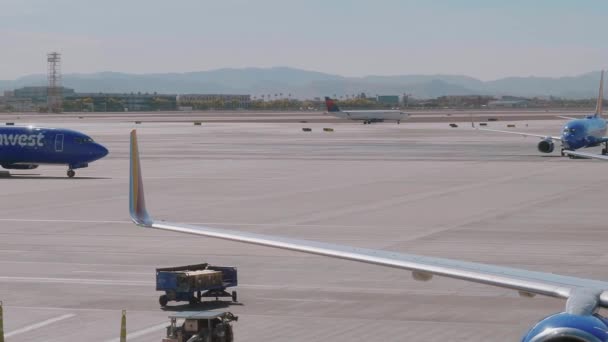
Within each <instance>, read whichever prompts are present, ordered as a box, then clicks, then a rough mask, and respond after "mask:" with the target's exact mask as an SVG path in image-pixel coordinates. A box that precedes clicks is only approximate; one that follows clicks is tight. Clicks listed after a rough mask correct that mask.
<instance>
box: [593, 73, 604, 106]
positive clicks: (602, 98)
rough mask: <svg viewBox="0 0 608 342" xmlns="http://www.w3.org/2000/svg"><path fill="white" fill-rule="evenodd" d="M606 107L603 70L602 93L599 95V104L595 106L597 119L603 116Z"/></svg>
mask: <svg viewBox="0 0 608 342" xmlns="http://www.w3.org/2000/svg"><path fill="white" fill-rule="evenodd" d="M603 105H604V70H602V76H601V78H600V92H599V94H598V95H597V104H596V106H595V115H594V116H595V117H601V116H602V107H603Z"/></svg>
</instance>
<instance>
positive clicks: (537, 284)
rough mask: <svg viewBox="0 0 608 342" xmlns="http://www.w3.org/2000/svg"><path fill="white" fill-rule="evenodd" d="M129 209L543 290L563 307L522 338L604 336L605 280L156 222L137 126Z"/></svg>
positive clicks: (418, 271)
mask: <svg viewBox="0 0 608 342" xmlns="http://www.w3.org/2000/svg"><path fill="white" fill-rule="evenodd" d="M129 189H130V192H129V209H130V214H131V219H132V220H133V222H134V223H135V224H137V225H139V226H141V227H144V228H155V229H162V230H168V231H173V232H180V233H186V234H194V235H201V236H206V237H211V238H219V239H224V240H231V241H238V242H243V243H249V244H254V245H261V246H267V247H274V248H280V249H286V250H292V251H298V252H304V253H310V254H316V255H323V256H328V257H333V258H339V259H346V260H352V261H358V262H363V263H368V264H374V265H378V266H386V267H392V268H396V269H404V270H408V271H411V272H412V276H413V278H414V279H415V280H419V281H429V280H431V279H432V278H433V276H434V275H437V276H443V277H449V278H455V279H460V280H464V281H470V282H476V283H482V284H487V285H493V286H498V287H503V288H508V289H512V290H515V291H518V292H519V294H520V295H521V296H522V297H533V296H534V295H542V296H549V297H556V298H561V299H565V300H566V305H565V308H564V311H563V312H560V313H556V314H553V315H551V316H549V317H546V318H544V319H543V320H541V321H540V322H538V323H537V324H535V325H534V326H533V327H531V328H530V330H528V331H527V332H526V333H525V336H524V337H523V339H522V341H523V342H541V341H543V342H558V341H561V342H566V341H570V342H600V341H608V319H607V318H604V317H603V316H601V315H600V313H599V309H600V308H608V282H606V281H600V280H592V279H584V278H577V277H571V276H563V275H557V274H553V273H543V272H534V271H527V270H523V269H516V268H510V267H502V266H494V265H486V264H479V263H473V262H466V261H459V260H450V259H443V258H435V257H428V256H421V255H413V254H402V253H396V252H391V251H383V250H374V249H366V248H359V247H349V246H342V245H334V244H329V243H323V242H314V241H308V240H297V239H292V238H287V237H279V236H274V235H264V234H255V233H248V232H240V231H235V230H227V229H219V228H211V227H204V226H193V225H186V224H179V223H170V222H166V221H156V220H154V219H153V218H152V216H150V214H149V213H148V211H147V210H146V203H145V198H144V185H143V181H142V174H141V164H140V160H139V151H138V146H137V136H136V133H135V130H133V131H132V132H131V169H130V187H129Z"/></svg>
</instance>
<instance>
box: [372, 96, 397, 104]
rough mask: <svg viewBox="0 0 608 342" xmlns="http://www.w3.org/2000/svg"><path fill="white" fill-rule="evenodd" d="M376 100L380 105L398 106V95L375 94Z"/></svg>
mask: <svg viewBox="0 0 608 342" xmlns="http://www.w3.org/2000/svg"><path fill="white" fill-rule="evenodd" d="M376 102H377V103H379V104H382V105H387V106H393V107H398V106H399V95H378V96H376Z"/></svg>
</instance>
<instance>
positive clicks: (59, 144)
mask: <svg viewBox="0 0 608 342" xmlns="http://www.w3.org/2000/svg"><path fill="white" fill-rule="evenodd" d="M55 152H63V134H57V135H55Z"/></svg>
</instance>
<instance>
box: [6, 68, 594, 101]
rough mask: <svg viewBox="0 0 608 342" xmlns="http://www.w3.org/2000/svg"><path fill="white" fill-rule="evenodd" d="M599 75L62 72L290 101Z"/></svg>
mask: <svg viewBox="0 0 608 342" xmlns="http://www.w3.org/2000/svg"><path fill="white" fill-rule="evenodd" d="M599 77H600V76H599V72H589V73H586V74H582V75H579V76H572V77H558V78H551V77H533V76H531V77H507V78H502V79H498V80H494V81H481V80H478V79H475V78H472V77H468V76H461V75H441V74H438V75H398V76H364V77H344V76H340V75H333V74H328V73H322V72H316V71H307V70H302V69H295V68H289V67H273V68H242V69H217V70H211V71H197V72H185V73H158V74H127V73H118V72H98V73H90V74H80V73H72V74H64V75H63V80H62V84H63V85H64V86H66V87H69V88H73V89H75V90H76V91H77V92H104V93H125V92H127V93H128V92H142V93H144V92H148V93H153V92H158V93H169V94H186V93H214V94H218V93H219V94H251V95H253V96H258V97H259V96H261V95H262V94H272V95H273V96H274V94H279V93H282V94H283V96H285V97H286V96H288V94H291V95H292V97H293V98H300V99H303V98H313V97H322V96H326V95H329V96H333V95H334V94H335V95H337V96H342V95H353V94H359V93H361V92H365V93H366V94H368V95H376V94H383V95H401V94H404V93H407V94H410V95H411V96H413V97H416V98H422V99H424V98H435V97H439V96H444V95H493V96H501V95H511V96H524V97H548V96H556V97H563V98H570V99H578V98H593V97H595V96H597V87H598V82H599ZM45 84H46V75H42V74H36V75H29V76H24V77H20V78H18V79H16V80H6V81H2V80H0V91H4V90H11V89H15V88H19V87H23V86H35V85H45Z"/></svg>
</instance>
